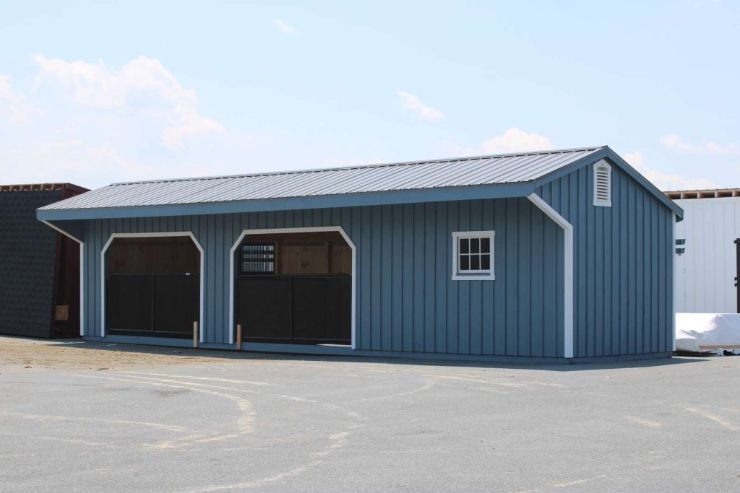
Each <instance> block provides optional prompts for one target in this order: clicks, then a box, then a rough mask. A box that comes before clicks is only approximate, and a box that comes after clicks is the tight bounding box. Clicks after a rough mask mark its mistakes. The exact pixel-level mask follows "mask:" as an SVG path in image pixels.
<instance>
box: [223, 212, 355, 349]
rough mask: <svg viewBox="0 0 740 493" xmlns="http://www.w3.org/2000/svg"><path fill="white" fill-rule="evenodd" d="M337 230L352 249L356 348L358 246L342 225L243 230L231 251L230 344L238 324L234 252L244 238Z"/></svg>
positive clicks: (353, 321) (353, 326) (353, 335)
mask: <svg viewBox="0 0 740 493" xmlns="http://www.w3.org/2000/svg"><path fill="white" fill-rule="evenodd" d="M330 231H336V232H337V233H339V234H340V235H342V238H344V241H346V242H347V245H349V247H350V249H351V250H352V308H351V317H352V329H351V330H352V332H351V335H352V346H351V347H352V349H356V345H357V316H356V315H357V313H356V311H357V310H356V306H357V247H355V244H354V243H352V240H350V238H349V235H348V234H347V233H346V232H345V231H344V229H343V228H342V227H341V226H315V227H305V228H272V229H245V230H243V231H242V232H241V234H240V235H239V237H238V238H237V239H236V241H235V242H234V244H233V245H232V246H231V250H230V251H229V344H234V332H235V330H236V325H235V322H234V272H235V270H236V269H235V266H234V254H235V253H236V249H237V248H239V245H240V244H241V242H242V240H244V237H245V236H247V235H269V234H282V233H321V232H330Z"/></svg>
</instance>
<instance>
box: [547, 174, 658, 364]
mask: <svg viewBox="0 0 740 493" xmlns="http://www.w3.org/2000/svg"><path fill="white" fill-rule="evenodd" d="M538 193H539V195H540V196H541V197H542V198H543V199H544V200H545V201H547V202H548V203H549V204H550V205H551V206H552V207H553V208H554V209H556V210H557V211H558V212H559V213H560V214H561V215H562V216H564V217H565V218H566V219H567V220H568V221H570V223H571V224H573V228H574V246H575V262H574V264H575V274H574V285H575V294H574V296H575V307H574V332H575V333H574V341H575V342H574V344H575V348H574V354H575V356H576V357H597V356H609V355H618V354H639V353H659V352H667V351H671V349H672V344H673V325H672V320H673V309H672V293H673V275H672V272H673V268H672V261H673V258H672V252H673V249H672V245H671V243H672V224H673V217H672V213H671V211H669V210H668V209H667V208H666V207H665V206H663V205H662V204H661V203H660V202H658V200H657V199H656V198H655V197H654V196H653V195H652V194H650V193H649V192H648V191H647V190H646V189H644V188H643V187H642V186H641V185H639V184H638V183H637V182H636V181H635V180H634V179H632V178H631V177H629V176H628V175H627V174H625V173H624V172H622V171H621V170H620V169H619V168H618V167H617V166H612V207H594V206H593V166H587V167H583V168H580V169H579V170H578V171H576V172H573V173H571V174H569V175H566V176H564V177H562V178H560V179H558V180H555V181H553V182H551V183H549V184H547V185H545V186H543V187H541V188H540V189H539V190H538ZM558 248H561V246H560V244H558ZM558 255H561V250H558Z"/></svg>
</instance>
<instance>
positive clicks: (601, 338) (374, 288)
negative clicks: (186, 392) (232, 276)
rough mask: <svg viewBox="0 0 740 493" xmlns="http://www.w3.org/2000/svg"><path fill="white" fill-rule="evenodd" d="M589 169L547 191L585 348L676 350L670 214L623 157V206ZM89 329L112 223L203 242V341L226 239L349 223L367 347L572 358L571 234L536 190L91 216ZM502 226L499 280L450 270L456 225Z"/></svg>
mask: <svg viewBox="0 0 740 493" xmlns="http://www.w3.org/2000/svg"><path fill="white" fill-rule="evenodd" d="M592 172H593V171H592V166H586V167H581V168H580V169H578V170H576V171H573V172H572V173H570V174H567V175H565V176H562V177H560V178H558V179H556V180H554V181H552V182H550V183H548V184H546V185H544V186H542V187H539V188H538V189H537V193H538V194H539V195H540V196H541V197H542V198H543V199H544V200H545V201H547V202H548V203H549V204H550V205H551V206H552V207H553V208H555V209H556V210H557V211H558V212H559V213H560V214H561V215H563V216H564V217H565V218H566V219H567V220H569V221H570V222H571V223H572V224H573V226H574V240H575V241H574V243H575V245H574V246H575V277H574V281H575V282H574V284H575V304H574V325H575V327H574V331H575V333H574V344H575V348H574V350H575V351H574V352H575V356H576V357H582V358H583V357H601V356H616V355H627V354H647V353H666V352H669V351H670V350H671V347H672V340H673V339H672V337H673V332H672V331H673V327H672V320H673V315H672V293H673V278H672V245H671V242H672V213H671V211H670V210H669V209H668V208H667V207H665V205H664V204H662V203H661V202H659V201H658V200H657V198H656V197H655V196H654V195H652V194H651V193H650V192H648V191H647V190H646V189H645V188H643V187H642V185H640V184H639V183H637V182H636V181H635V180H634V179H633V178H631V177H630V176H629V175H627V174H626V173H624V172H623V171H621V170H620V168H618V167H617V166H613V167H612V186H613V190H612V207H594V206H593V195H592V193H593V175H592ZM82 225H83V227H84V237H85V238H84V239H85V268H86V271H85V288H86V289H85V291H86V296H85V325H86V327H85V331H86V334H87V335H95V336H99V335H100V328H101V313H100V296H101V289H100V286H101V271H100V262H101V258H100V252H101V250H102V248H103V245H104V244H105V243H106V241H107V240H108V238H109V237H110V235H111V234H112V233H116V232H122V233H123V232H166V231H192V232H193V233H194V235H195V236H196V237H197V238H198V240H199V242H200V244H201V245H202V246H203V248H204V250H205V315H204V320H203V321H202V323H201V325H202V327H203V329H204V336H205V342H206V343H212V344H227V343H228V341H229V329H230V328H229V250H230V248H231V246H232V245H233V243H234V242H235V241H236V238H237V237H238V236H239V234H240V233H241V231H243V230H244V229H259V228H281V227H286V228H289V227H308V226H337V225H338V226H341V227H342V228H343V229H344V230H345V232H346V233H347V234H348V235H349V237H350V238H351V240H352V241H353V243H354V244H355V245H356V247H357V273H356V274H357V279H356V282H357V306H356V316H357V320H356V323H357V340H356V344H357V349H360V350H378V351H393V352H399V351H400V352H420V353H447V354H464V355H491V356H529V357H562V355H563V318H564V316H563V312H564V310H563V303H564V300H563V289H562V286H563V279H564V270H563V269H564V264H563V247H564V238H563V233H562V231H561V230H560V229H559V228H558V227H557V226H556V225H555V224H554V223H553V222H552V221H551V220H550V219H549V218H547V217H545V216H544V215H543V213H542V212H541V211H540V210H539V209H537V208H536V207H535V206H534V205H532V204H531V203H530V202H529V200H527V199H524V198H519V199H485V200H470V201H459V202H434V203H418V204H399V205H386V206H364V207H347V208H327V209H313V210H300V211H277V212H258V213H243V214H222V215H203V216H179V217H161V218H157V217H155V218H138V219H136V218H133V219H105V220H94V221H88V222H84V223H82ZM474 230H495V231H496V236H495V251H494V256H495V258H494V266H495V274H496V279H495V280H487V281H464V280H463V281H453V280H451V273H452V259H451V246H452V239H451V235H452V232H454V231H474Z"/></svg>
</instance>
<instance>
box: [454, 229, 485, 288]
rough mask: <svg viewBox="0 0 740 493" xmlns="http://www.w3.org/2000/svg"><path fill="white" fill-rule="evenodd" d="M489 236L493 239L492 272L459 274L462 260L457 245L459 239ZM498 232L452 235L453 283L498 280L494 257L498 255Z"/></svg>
mask: <svg viewBox="0 0 740 493" xmlns="http://www.w3.org/2000/svg"><path fill="white" fill-rule="evenodd" d="M484 236H488V237H490V238H491V270H490V272H485V271H481V272H473V273H470V274H460V273H459V272H458V267H459V266H458V262H459V261H460V259H459V258H458V256H457V244H458V241H457V240H458V239H459V238H461V237H462V238H466V237H479V238H480V237H484ZM495 240H496V232H495V231H493V230H489V231H454V232H453V233H452V262H451V266H452V280H453V281H494V280H496V272H495V269H494V265H495V264H494V261H493V260H494V255H496V242H495Z"/></svg>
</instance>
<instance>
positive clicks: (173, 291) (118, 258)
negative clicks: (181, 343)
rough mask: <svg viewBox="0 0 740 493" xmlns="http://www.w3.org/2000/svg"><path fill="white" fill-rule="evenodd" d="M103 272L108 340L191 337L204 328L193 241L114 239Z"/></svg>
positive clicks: (197, 255) (179, 239)
mask: <svg viewBox="0 0 740 493" xmlns="http://www.w3.org/2000/svg"><path fill="white" fill-rule="evenodd" d="M105 272H106V303H105V307H106V327H107V331H108V333H109V334H112V335H129V336H150V337H176V338H188V337H192V334H193V322H200V320H199V314H200V252H199V251H198V249H197V248H196V246H195V244H194V243H193V241H192V240H191V239H190V238H189V237H187V236H175V237H164V238H116V239H114V240H113V243H112V244H111V246H110V247H109V248H108V251H107V252H106V271H105Z"/></svg>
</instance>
